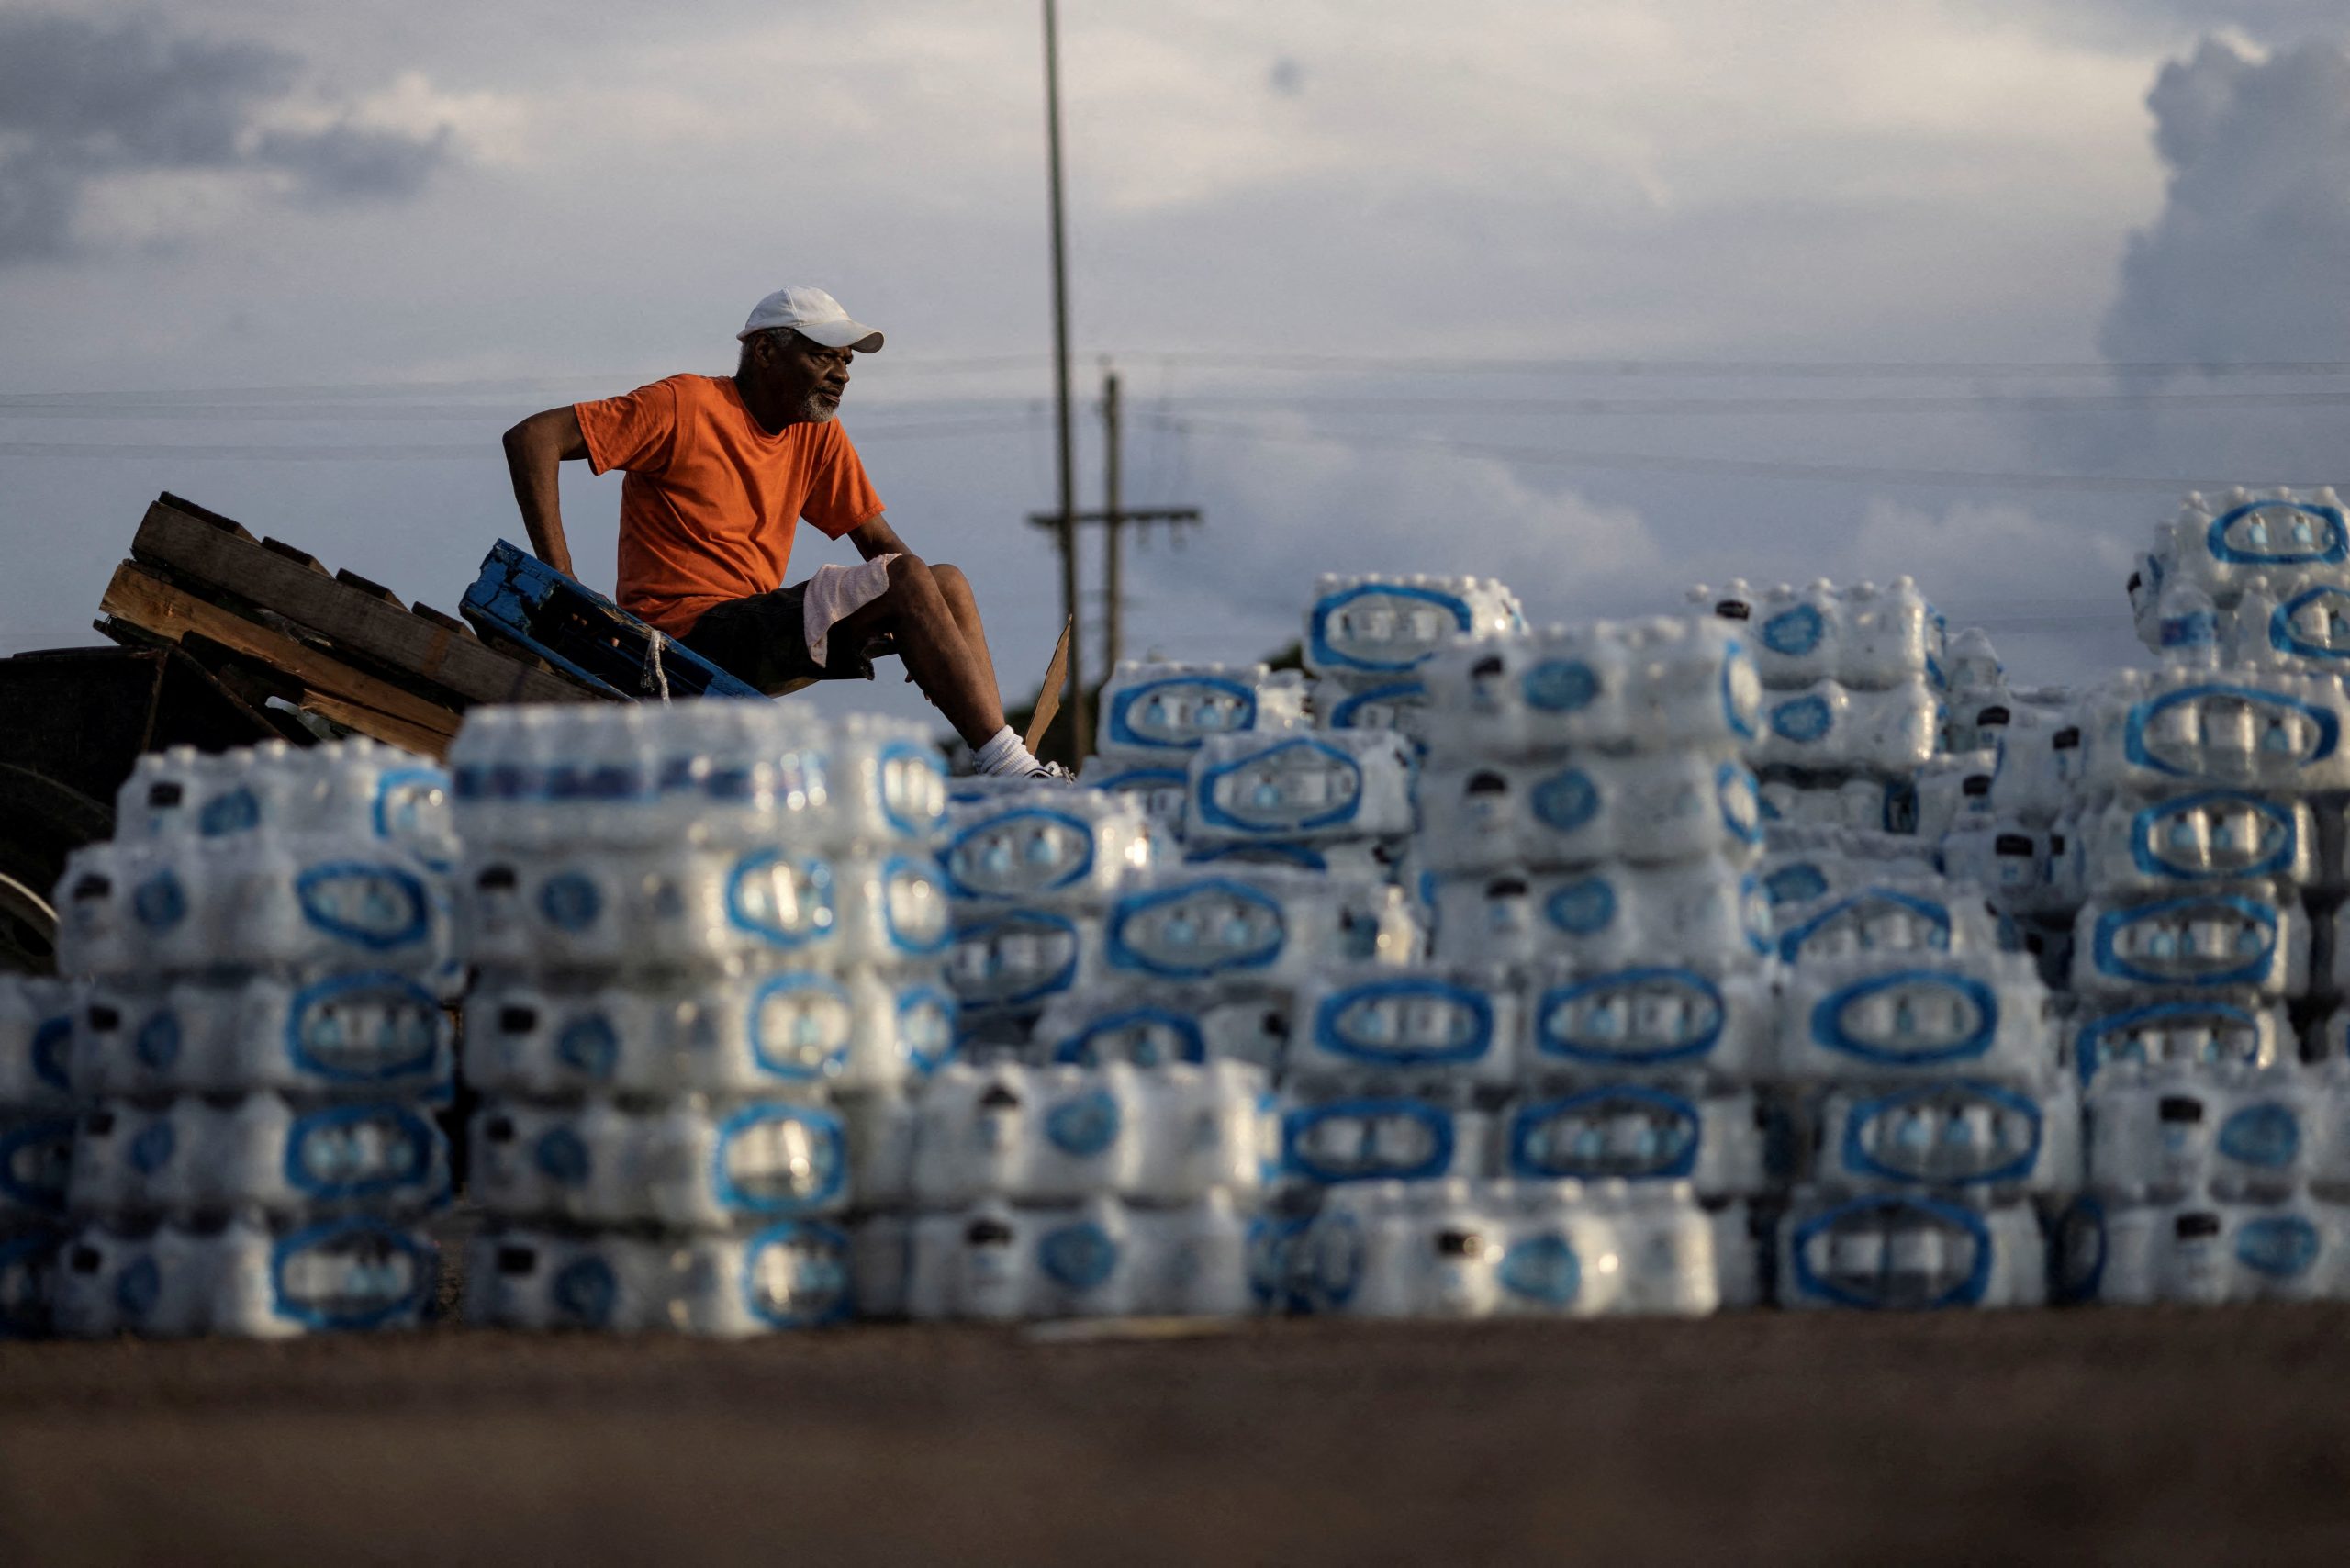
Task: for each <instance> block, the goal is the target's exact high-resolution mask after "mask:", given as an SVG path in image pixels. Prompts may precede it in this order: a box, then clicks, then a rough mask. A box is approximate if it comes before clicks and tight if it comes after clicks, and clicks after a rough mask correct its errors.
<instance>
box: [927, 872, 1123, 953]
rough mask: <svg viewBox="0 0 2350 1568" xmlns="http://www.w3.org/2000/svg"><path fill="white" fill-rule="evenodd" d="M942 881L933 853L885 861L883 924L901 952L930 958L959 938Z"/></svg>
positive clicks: (943, 950)
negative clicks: (940, 883) (947, 904)
mask: <svg viewBox="0 0 2350 1568" xmlns="http://www.w3.org/2000/svg"><path fill="white" fill-rule="evenodd" d="M1090 852H1091V847H1090V846H1089V854H1090ZM938 880H939V878H938V862H937V861H935V860H934V859H932V858H931V857H929V856H926V855H925V856H923V857H920V858H919V859H917V858H915V857H912V856H906V855H892V856H891V857H890V858H889V859H888V860H887V861H885V862H883V864H882V867H881V924H882V926H883V928H884V929H885V930H887V931H888V933H889V935H890V946H891V947H893V948H895V949H896V950H897V951H899V952H900V953H903V954H906V955H907V956H909V957H912V958H930V957H931V956H933V955H934V954H938V953H944V952H945V951H946V948H947V946H948V945H949V944H951V943H952V942H953V941H954V940H955V924H954V920H953V918H952V916H951V915H949V913H947V906H946V890H945V889H944V888H941V887H940V886H939V885H938Z"/></svg>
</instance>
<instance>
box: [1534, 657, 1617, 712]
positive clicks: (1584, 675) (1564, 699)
mask: <svg viewBox="0 0 2350 1568" xmlns="http://www.w3.org/2000/svg"><path fill="white" fill-rule="evenodd" d="M1518 689H1520V690H1521V691H1523V692H1524V693H1525V694H1526V705H1527V707H1529V708H1533V709H1537V710H1539V711H1542V712H1545V713H1576V712H1581V711H1583V709H1585V708H1588V707H1590V706H1591V704H1592V700H1594V699H1595V698H1596V697H1597V696H1598V695H1599V672H1598V671H1596V670H1595V669H1593V668H1592V667H1591V666H1589V665H1587V664H1585V663H1583V661H1582V660H1581V659H1551V660H1549V661H1548V662H1546V663H1543V664H1539V665H1536V666H1534V667H1533V668H1532V669H1530V670H1527V672H1526V675H1525V678H1523V679H1522V680H1521V681H1520V682H1519V685H1518Z"/></svg>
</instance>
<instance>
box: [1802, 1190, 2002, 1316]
mask: <svg viewBox="0 0 2350 1568" xmlns="http://www.w3.org/2000/svg"><path fill="white" fill-rule="evenodd" d="M1991 1249H1992V1241H1991V1232H1990V1228H1989V1227H1988V1226H1986V1225H1985V1224H1984V1222H1983V1219H1982V1217H1981V1216H1980V1215H1976V1214H1975V1213H1973V1212H1971V1211H1970V1210H1967V1209H1964V1208H1961V1207H1959V1206H1958V1205H1957V1204H1949V1203H1943V1202H1942V1201H1941V1200H1939V1199H1934V1198H1928V1197H1912V1196H1907V1195H1904V1196H1899V1197H1869V1198H1855V1199H1852V1201H1851V1202H1849V1203H1844V1204H1838V1205H1836V1206H1835V1207H1833V1208H1830V1209H1828V1210H1826V1211H1825V1212H1823V1213H1821V1214H1818V1215H1814V1216H1812V1217H1811V1218H1810V1219H1807V1220H1805V1221H1804V1222H1803V1223H1802V1224H1800V1225H1798V1226H1796V1230H1795V1235H1794V1238H1793V1245H1792V1247H1791V1248H1790V1250H1791V1251H1792V1252H1793V1254H1794V1264H1795V1280H1794V1284H1795V1288H1796V1292H1797V1293H1798V1294H1802V1295H1806V1296H1808V1297H1811V1298H1812V1299H1814V1300H1817V1301H1825V1302H1829V1303H1831V1304H1833V1305H1838V1306H1849V1307H1856V1308H1859V1309H1861V1310H1863V1311H1874V1312H1882V1311H1908V1312H1930V1311H1934V1310H1937V1309H1940V1308H1944V1307H1960V1306H1973V1305H1976V1304H1977V1303H1979V1302H1980V1301H1981V1300H1982V1299H1983V1296H1984V1293H1985V1292H1986V1290H1987V1289H1988V1288H1989V1285H1990V1282H1991Z"/></svg>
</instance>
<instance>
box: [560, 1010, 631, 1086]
mask: <svg viewBox="0 0 2350 1568" xmlns="http://www.w3.org/2000/svg"><path fill="white" fill-rule="evenodd" d="M554 1054H555V1059H556V1060H558V1061H560V1062H562V1063H563V1065H564V1066H565V1067H567V1068H569V1069H571V1070H572V1071H574V1072H576V1073H578V1074H579V1075H580V1076H581V1077H583V1078H592V1079H594V1080H596V1081H598V1082H603V1081H608V1080H610V1077H611V1076H612V1073H613V1071H614V1070H616V1069H617V1068H618V1067H619V1066H620V1059H621V1037H620V1034H619V1032H618V1031H617V1030H615V1029H614V1028H613V1027H612V1022H611V1020H610V1019H609V1018H607V1017H605V1016H604V1015H603V1014H601V1013H583V1014H579V1015H578V1016H577V1017H575V1018H569V1019H566V1020H565V1022H564V1025H563V1028H562V1029H561V1031H559V1032H558V1033H557V1034H556V1036H555V1037H554Z"/></svg>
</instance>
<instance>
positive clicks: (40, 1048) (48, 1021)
mask: <svg viewBox="0 0 2350 1568" xmlns="http://www.w3.org/2000/svg"><path fill="white" fill-rule="evenodd" d="M72 1045H73V1019H72V1018H71V1017H70V1016H69V1017H64V1018H44V1019H42V1020H41V1021H40V1022H39V1024H36V1025H33V1047H32V1059H33V1076H34V1077H35V1078H38V1079H39V1080H40V1081H41V1082H43V1083H45V1084H47V1085H48V1086H49V1087H50V1088H51V1089H60V1090H62V1089H65V1088H67V1087H69V1082H68V1080H67V1078H66V1070H65V1064H66V1058H67V1056H68V1054H69V1047H71V1046H72Z"/></svg>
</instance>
